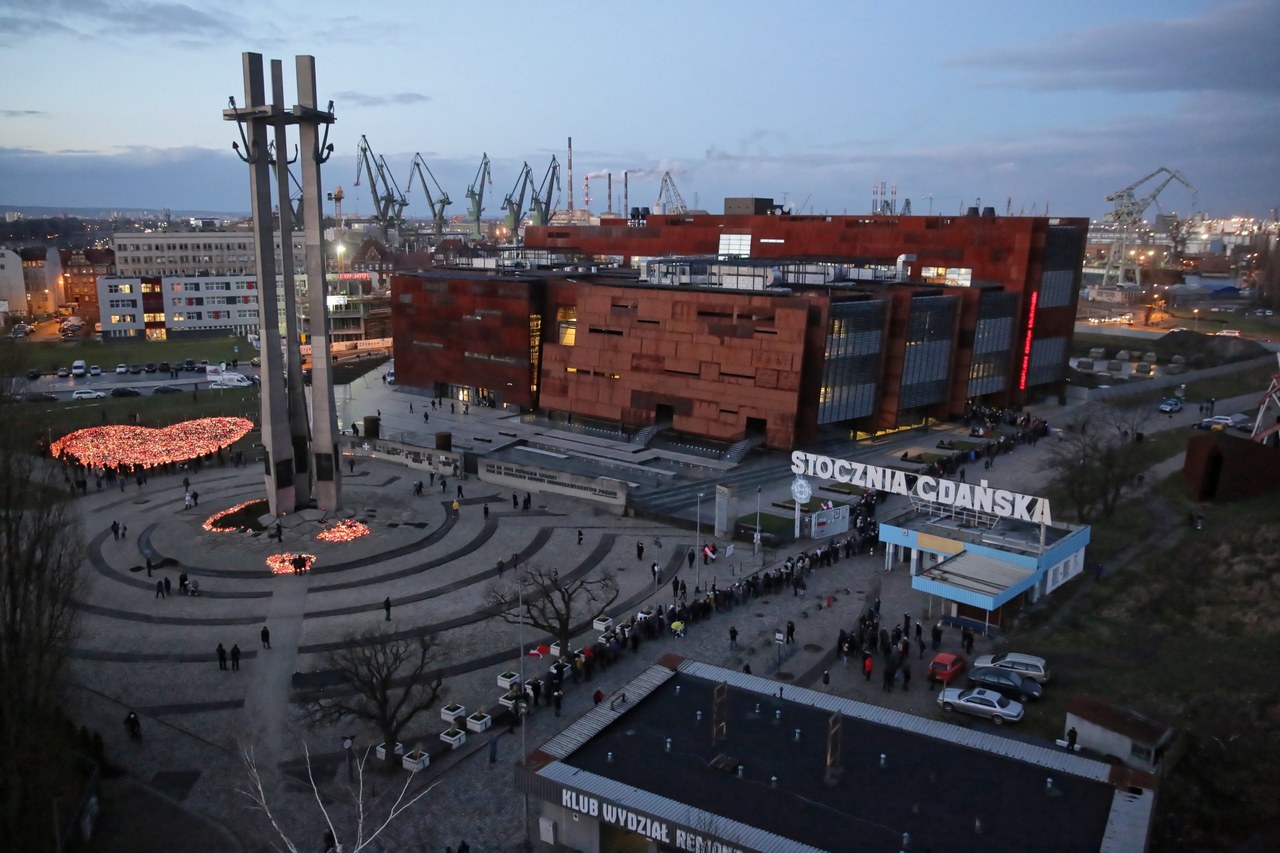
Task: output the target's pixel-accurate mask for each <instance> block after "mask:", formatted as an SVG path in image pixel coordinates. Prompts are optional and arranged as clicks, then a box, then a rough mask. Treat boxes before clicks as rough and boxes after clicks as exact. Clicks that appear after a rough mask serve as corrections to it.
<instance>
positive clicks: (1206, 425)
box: [1192, 415, 1231, 429]
mask: <svg viewBox="0 0 1280 853" xmlns="http://www.w3.org/2000/svg"><path fill="white" fill-rule="evenodd" d="M1229 426H1231V416H1230V415H1214V416H1213V417H1211V418H1205V419H1204V420H1202V421H1200V423H1198V424H1193V425H1192V428H1193V429H1226V428H1227V427H1229Z"/></svg>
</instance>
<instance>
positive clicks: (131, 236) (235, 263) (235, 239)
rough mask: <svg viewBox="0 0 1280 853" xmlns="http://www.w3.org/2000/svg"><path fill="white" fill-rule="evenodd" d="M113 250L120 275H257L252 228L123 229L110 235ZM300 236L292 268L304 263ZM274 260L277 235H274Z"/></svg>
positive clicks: (298, 269) (296, 237)
mask: <svg viewBox="0 0 1280 853" xmlns="http://www.w3.org/2000/svg"><path fill="white" fill-rule="evenodd" d="M111 243H112V247H113V248H114V249H115V253H116V275H118V276H120V277H122V278H132V277H138V278H146V277H163V276H187V277H193V276H256V275H257V274H258V270H257V264H256V262H255V255H254V248H253V232H252V231H249V230H232V231H155V232H150V233H139V232H133V231H130V232H124V233H120V234H113V235H112V236H111ZM303 252H304V246H303V238H302V236H301V235H295V238H294V241H293V257H294V265H295V270H296V271H298V272H300V271H301V268H302V263H303V257H304V255H303ZM275 253H276V260H277V263H278V262H279V258H280V238H279V235H277V236H276V237H275Z"/></svg>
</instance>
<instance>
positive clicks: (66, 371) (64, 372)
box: [58, 367, 71, 379]
mask: <svg viewBox="0 0 1280 853" xmlns="http://www.w3.org/2000/svg"><path fill="white" fill-rule="evenodd" d="M70 375H71V368H69V367H59V368H58V378H59V379H66V378H67V377H68V376H70Z"/></svg>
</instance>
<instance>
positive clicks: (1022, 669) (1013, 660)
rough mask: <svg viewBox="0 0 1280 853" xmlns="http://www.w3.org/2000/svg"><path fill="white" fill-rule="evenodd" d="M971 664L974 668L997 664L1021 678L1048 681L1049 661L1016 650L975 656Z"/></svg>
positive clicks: (1042, 682)
mask: <svg viewBox="0 0 1280 853" xmlns="http://www.w3.org/2000/svg"><path fill="white" fill-rule="evenodd" d="M973 665H974V667H975V668H977V667H980V666H998V667H1000V668H1001V669H1008V670H1012V671H1013V672H1016V673H1018V675H1021V676H1022V677H1023V678H1030V679H1032V680H1033V681H1038V682H1040V683H1041V684H1045V683H1047V682H1048V681H1049V663H1048V662H1047V661H1046V660H1045V659H1044V658H1038V657H1036V656H1035V655H1024V654H1019V653H1018V652H1003V653H1001V654H998V655H982V656H981V657H979V658H977V659H976V660H975V661H974V662H973Z"/></svg>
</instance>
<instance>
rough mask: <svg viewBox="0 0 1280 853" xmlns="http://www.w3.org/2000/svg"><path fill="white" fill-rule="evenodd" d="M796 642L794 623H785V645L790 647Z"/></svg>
mask: <svg viewBox="0 0 1280 853" xmlns="http://www.w3.org/2000/svg"><path fill="white" fill-rule="evenodd" d="M795 641H796V623H794V622H791V621H788V622H787V645H788V646H789V645H791V644H792V643H794V642H795Z"/></svg>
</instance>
